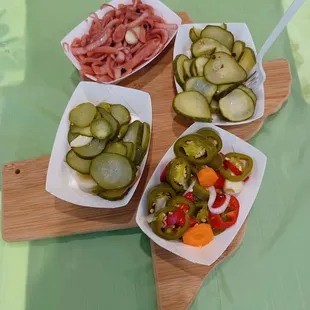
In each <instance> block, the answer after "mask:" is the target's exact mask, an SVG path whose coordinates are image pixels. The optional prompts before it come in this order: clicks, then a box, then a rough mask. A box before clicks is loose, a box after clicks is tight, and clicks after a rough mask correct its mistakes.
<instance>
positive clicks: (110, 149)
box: [104, 142, 127, 156]
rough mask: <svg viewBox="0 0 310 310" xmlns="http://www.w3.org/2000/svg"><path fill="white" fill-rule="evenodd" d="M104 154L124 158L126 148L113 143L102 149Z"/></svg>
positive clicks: (120, 144) (118, 143)
mask: <svg viewBox="0 0 310 310" xmlns="http://www.w3.org/2000/svg"><path fill="white" fill-rule="evenodd" d="M104 152H105V153H113V154H120V155H123V156H126V154H127V147H126V146H125V145H124V144H123V143H121V142H113V143H110V144H108V145H107V147H106V148H105V149H104Z"/></svg>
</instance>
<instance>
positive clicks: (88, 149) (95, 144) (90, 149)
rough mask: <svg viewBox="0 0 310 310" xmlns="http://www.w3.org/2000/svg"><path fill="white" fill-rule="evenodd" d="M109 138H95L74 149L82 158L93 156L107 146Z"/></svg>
mask: <svg viewBox="0 0 310 310" xmlns="http://www.w3.org/2000/svg"><path fill="white" fill-rule="evenodd" d="M107 141H108V140H98V139H93V140H91V142H90V143H89V144H87V145H84V146H80V147H73V148H72V150H73V151H74V153H76V154H77V155H78V156H79V157H81V158H86V159H88V158H93V157H95V156H97V155H99V154H100V153H101V152H102V151H103V150H104V148H105V146H106V144H107Z"/></svg>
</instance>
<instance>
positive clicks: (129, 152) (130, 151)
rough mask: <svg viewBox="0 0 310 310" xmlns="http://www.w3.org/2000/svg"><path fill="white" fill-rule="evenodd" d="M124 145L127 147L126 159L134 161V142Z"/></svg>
mask: <svg viewBox="0 0 310 310" xmlns="http://www.w3.org/2000/svg"><path fill="white" fill-rule="evenodd" d="M123 144H124V145H125V146H126V157H127V158H129V159H130V160H132V154H133V152H134V148H135V146H134V144H133V143H132V142H123Z"/></svg>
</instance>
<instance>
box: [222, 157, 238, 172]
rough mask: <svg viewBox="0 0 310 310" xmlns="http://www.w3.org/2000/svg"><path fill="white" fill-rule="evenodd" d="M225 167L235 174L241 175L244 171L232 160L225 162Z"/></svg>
mask: <svg viewBox="0 0 310 310" xmlns="http://www.w3.org/2000/svg"><path fill="white" fill-rule="evenodd" d="M224 165H225V166H226V167H227V168H228V169H229V170H230V171H231V172H232V173H233V174H234V175H241V174H242V171H240V170H239V169H238V168H237V167H236V166H235V165H234V164H233V163H232V162H231V161H230V160H226V159H225V160H224Z"/></svg>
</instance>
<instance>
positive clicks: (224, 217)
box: [209, 196, 240, 229]
mask: <svg viewBox="0 0 310 310" xmlns="http://www.w3.org/2000/svg"><path fill="white" fill-rule="evenodd" d="M239 208H240V205H239V201H238V199H237V198H236V197H234V196H231V198H230V201H229V205H228V207H227V209H226V210H228V211H225V212H224V213H222V214H214V213H211V212H209V222H210V224H211V226H212V227H213V228H215V229H227V228H229V227H231V226H232V225H234V224H235V223H236V221H237V218H238V215H239Z"/></svg>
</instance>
